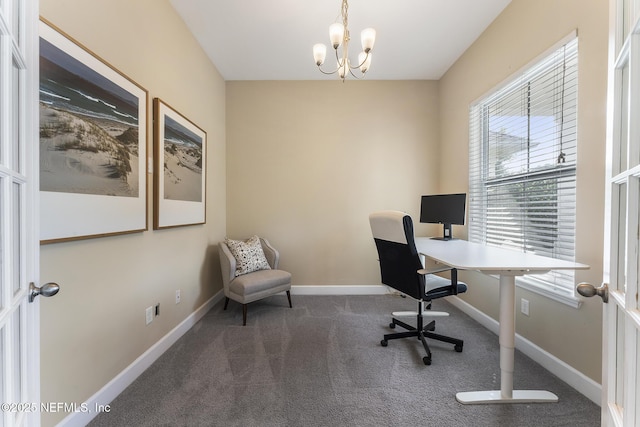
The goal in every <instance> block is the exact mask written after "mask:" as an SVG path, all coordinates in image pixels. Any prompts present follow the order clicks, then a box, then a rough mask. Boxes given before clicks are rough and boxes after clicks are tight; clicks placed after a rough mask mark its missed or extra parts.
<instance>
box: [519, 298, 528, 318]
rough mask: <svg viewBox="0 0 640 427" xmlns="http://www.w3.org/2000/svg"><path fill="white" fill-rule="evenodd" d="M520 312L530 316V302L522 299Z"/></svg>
mask: <svg viewBox="0 0 640 427" xmlns="http://www.w3.org/2000/svg"><path fill="white" fill-rule="evenodd" d="M520 311H521V312H522V314H524V315H525V316H528V315H529V300H526V299H524V298H522V299H520Z"/></svg>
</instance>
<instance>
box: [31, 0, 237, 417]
mask: <svg viewBox="0 0 640 427" xmlns="http://www.w3.org/2000/svg"><path fill="white" fill-rule="evenodd" d="M40 13H41V16H42V17H44V18H46V19H47V20H49V21H51V22H52V23H53V24H54V25H56V26H57V27H59V28H60V29H62V30H63V31H64V32H66V33H68V34H69V35H70V36H71V37H73V38H75V39H76V40H78V41H79V42H80V43H82V44H83V45H85V46H86V47H88V48H89V49H90V50H92V51H93V52H94V53H95V54H97V55H99V56H100V57H102V58H103V59H104V60H105V61H107V62H109V63H110V64H111V65H112V66H113V67H115V68H117V69H118V70H120V71H121V72H123V73H124V74H126V75H127V76H128V77H130V78H131V79H133V80H134V81H136V82H137V83H138V84H140V85H141V86H142V87H144V88H145V89H147V90H148V91H149V105H148V107H149V109H150V110H149V111H151V100H152V99H153V98H154V97H159V98H161V99H162V100H163V101H165V102H167V103H168V104H169V105H171V106H172V107H174V108H175V109H176V110H178V111H179V112H181V113H182V114H184V115H185V116H187V117H188V118H189V119H191V120H192V121H193V122H194V123H196V124H197V125H199V126H200V127H201V128H203V129H204V130H205V131H206V132H207V138H208V141H207V142H208V153H207V167H208V182H207V202H208V203H207V218H206V221H207V223H206V225H197V226H190V227H179V228H175V229H169V230H162V231H151V230H149V231H146V232H143V233H136V234H131V235H123V236H117V237H106V238H99V239H90V240H83V241H76V242H71V243H58V244H50V245H45V246H43V247H42V248H41V277H42V280H43V282H44V281H56V282H58V283H60V285H61V287H62V290H61V291H60V293H59V294H58V295H57V296H56V297H55V298H51V299H47V300H46V301H44V300H43V302H42V303H41V337H42V338H41V350H42V353H41V355H42V373H41V378H42V381H41V382H42V386H41V387H42V395H41V397H42V401H44V402H77V403H82V402H84V401H85V400H86V399H88V398H89V397H90V396H92V395H93V394H94V393H96V392H97V391H99V390H100V389H101V388H102V387H103V386H104V385H106V384H107V383H108V382H109V381H110V380H112V379H113V378H114V377H115V376H116V375H117V374H119V373H120V372H121V371H122V370H123V369H125V368H126V367H127V366H129V365H130V364H131V363H132V362H133V361H134V360H135V359H136V358H137V357H139V356H140V355H141V354H142V353H144V352H145V351H146V350H147V349H149V348H150V347H151V346H152V345H153V344H154V343H156V342H157V341H158V340H159V339H160V338H161V337H163V336H164V335H166V334H167V333H168V332H169V331H171V330H172V329H173V328H174V327H175V326H176V325H178V324H179V323H180V322H181V321H182V320H184V319H185V318H186V317H187V316H188V315H190V314H191V313H192V312H193V311H194V310H195V309H196V308H197V307H199V306H201V305H202V304H203V303H204V302H205V301H207V300H208V299H209V298H211V296H213V295H214V293H216V292H217V291H218V290H220V289H221V282H220V279H219V277H220V273H219V266H218V264H217V254H216V253H215V252H214V251H212V250H210V249H209V247H210V245H214V244H216V243H217V242H218V241H219V240H220V239H222V238H224V235H225V222H226V218H225V215H226V212H225V160H224V159H225V129H224V126H225V113H224V108H225V105H224V98H225V87H224V81H223V80H222V78H221V77H220V75H219V74H218V72H217V70H216V69H215V67H214V66H213V65H212V64H211V62H210V61H209V60H208V59H207V57H206V56H205V54H204V53H203V51H202V50H201V49H200V47H199V46H198V44H197V43H196V42H195V40H194V39H193V38H192V36H191V34H190V33H189V32H188V31H187V29H186V27H185V26H184V24H183V22H182V20H181V19H180V18H179V16H178V15H177V14H176V13H175V12H174V10H173V8H172V7H171V5H170V4H169V2H168V0H165V1H157V0H136V1H130V0H92V1H90V2H87V1H84V0H41V2H40ZM150 117H151V116H150ZM148 132H149V153H151V152H152V150H151V147H152V139H151V135H152V128H151V120H150V121H149V128H148ZM148 177H149V182H148V194H149V215H148V220H149V225H150V226H151V225H152V206H153V203H152V196H151V195H152V176H151V175H149V176H148ZM176 289H181V291H182V302H181V303H180V304H179V305H176V304H175V303H174V295H175V290H176ZM158 302H159V303H160V307H161V310H160V316H159V317H156V318H155V320H154V321H153V323H151V324H150V325H149V326H145V316H144V313H145V308H146V307H148V306H151V305H155V304H156V303H158ZM105 403H106V402H105ZM65 415H66V414H64V413H54V414H43V425H53V424H55V423H57V422H59V421H60V420H61V419H62V418H63V417H64V416H65Z"/></svg>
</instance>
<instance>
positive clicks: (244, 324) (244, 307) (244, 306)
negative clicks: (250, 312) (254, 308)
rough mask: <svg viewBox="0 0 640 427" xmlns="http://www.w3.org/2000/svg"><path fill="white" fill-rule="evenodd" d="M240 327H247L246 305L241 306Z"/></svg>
mask: <svg viewBox="0 0 640 427" xmlns="http://www.w3.org/2000/svg"><path fill="white" fill-rule="evenodd" d="M242 326H247V304H242Z"/></svg>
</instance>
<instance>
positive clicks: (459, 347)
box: [454, 345, 462, 353]
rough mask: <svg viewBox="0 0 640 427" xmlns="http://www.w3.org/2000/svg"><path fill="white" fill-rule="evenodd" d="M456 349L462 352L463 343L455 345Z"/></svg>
mask: <svg viewBox="0 0 640 427" xmlns="http://www.w3.org/2000/svg"><path fill="white" fill-rule="evenodd" d="M454 350H455V351H457V352H458V353H462V346H461V345H457V346H455V347H454Z"/></svg>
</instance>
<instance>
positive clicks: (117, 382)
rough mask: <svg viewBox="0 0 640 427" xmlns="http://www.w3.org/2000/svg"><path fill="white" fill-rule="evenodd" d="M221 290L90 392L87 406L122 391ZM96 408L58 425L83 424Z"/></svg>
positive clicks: (97, 404) (106, 400)
mask: <svg viewBox="0 0 640 427" xmlns="http://www.w3.org/2000/svg"><path fill="white" fill-rule="evenodd" d="M223 296H224V295H223V293H222V291H219V292H218V293H216V294H215V295H214V296H212V297H211V298H210V299H209V300H208V301H206V302H205V303H204V304H202V305H201V306H200V307H198V308H197V309H196V311H194V312H193V313H191V314H190V315H189V316H188V317H187V318H186V319H184V320H183V321H182V322H181V323H180V324H179V325H178V326H176V327H175V328H173V329H172V330H171V331H170V332H169V333H168V334H167V335H165V336H164V337H162V338H161V339H160V340H159V341H158V342H156V343H155V344H154V345H153V346H151V347H150V348H149V349H148V350H147V351H145V352H144V353H143V354H142V355H140V357H138V358H137V359H136V360H134V361H133V363H132V364H131V365H129V366H128V367H127V368H125V369H124V370H123V371H122V372H120V374H118V375H117V376H116V377H115V378H113V379H112V380H111V381H109V382H108V383H107V384H106V385H105V386H104V387H102V389H100V390H99V391H98V392H97V393H96V394H94V395H93V396H91V397H90V398H89V399H88V400H87V401H86V404H87V407H88V408H97V407H100V406H104V405H107V404H109V403H111V402H112V401H113V399H115V398H116V397H117V396H118V395H119V394H120V393H122V392H123V391H124V389H125V388H127V387H128V386H129V385H130V384H131V383H133V382H134V381H135V380H136V378H138V377H139V376H140V374H142V373H143V372H144V371H145V370H146V369H147V368H148V367H149V366H151V365H152V364H153V362H155V361H156V360H157V359H158V358H159V357H160V356H162V354H163V353H164V352H165V351H167V350H168V349H169V347H171V346H172V345H173V344H174V343H175V342H176V341H178V339H179V338H180V337H181V336H182V335H184V334H185V333H186V332H187V331H188V330H189V329H191V327H193V325H195V324H196V323H197V322H198V320H200V319H201V318H202V317H203V316H204V315H205V314H206V313H207V312H208V311H209V310H210V309H211V307H213V306H214V305H215V304H216V303H217V302H218V301H220V300H221V299H222V297H223ZM97 415H98V412H81V411H78V412H73V413H71V414H69V415H68V416H67V417H66V418H65V419H63V420H62V421H61V422H60V423H59V424H58V426H59V427H60V426H63V427H76V426H77V427H83V426H86V425H87V424H88V423H89V422H90V421H91V420H92V419H93V418H95V417H96V416H97Z"/></svg>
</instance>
